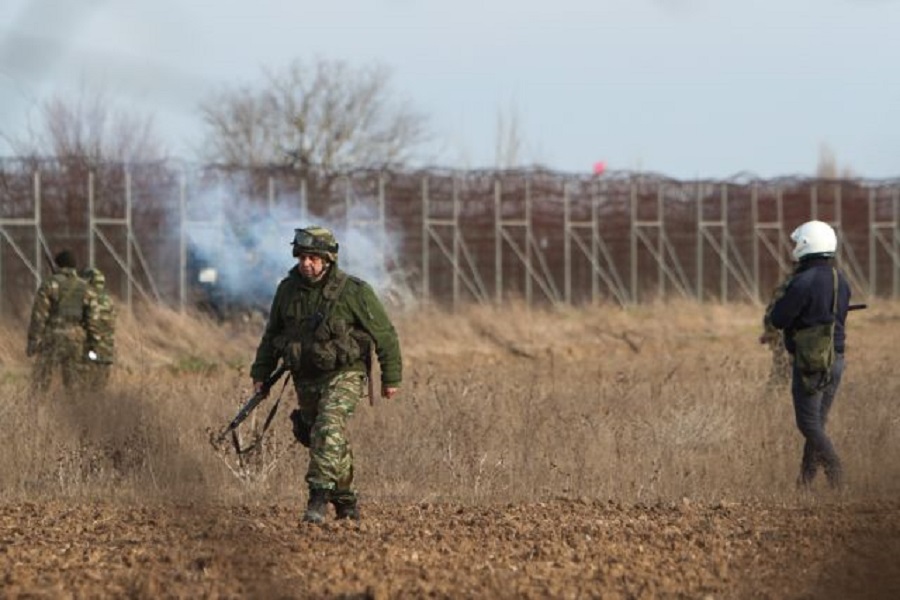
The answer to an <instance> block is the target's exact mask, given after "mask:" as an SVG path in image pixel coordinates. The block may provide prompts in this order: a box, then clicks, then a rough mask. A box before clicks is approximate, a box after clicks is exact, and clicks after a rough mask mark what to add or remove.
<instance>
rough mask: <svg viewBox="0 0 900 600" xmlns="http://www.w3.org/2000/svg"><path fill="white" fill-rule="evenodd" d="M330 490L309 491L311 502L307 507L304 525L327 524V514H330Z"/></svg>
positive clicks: (304, 514)
mask: <svg viewBox="0 0 900 600" xmlns="http://www.w3.org/2000/svg"><path fill="white" fill-rule="evenodd" d="M328 500H329V492H328V490H319V489H311V490H309V502H308V503H307V505H306V512H305V513H303V522H304V523H323V522H325V514H326V513H327V512H328Z"/></svg>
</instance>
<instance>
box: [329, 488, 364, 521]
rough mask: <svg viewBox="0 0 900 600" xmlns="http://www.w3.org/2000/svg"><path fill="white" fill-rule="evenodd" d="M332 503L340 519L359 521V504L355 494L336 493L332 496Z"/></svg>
mask: <svg viewBox="0 0 900 600" xmlns="http://www.w3.org/2000/svg"><path fill="white" fill-rule="evenodd" d="M331 503H332V504H334V510H335V513H336V514H337V518H338V519H350V520H351V521H359V504H358V503H357V500H356V494H354V493H353V492H349V493H343V494H342V493H340V492H337V493H334V494H332V495H331Z"/></svg>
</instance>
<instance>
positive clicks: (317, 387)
mask: <svg viewBox="0 0 900 600" xmlns="http://www.w3.org/2000/svg"><path fill="white" fill-rule="evenodd" d="M364 388H365V375H364V374H363V373H361V372H353V371H351V372H344V373H338V374H336V375H335V376H334V377H331V378H330V379H328V380H326V381H325V382H317V383H307V382H304V381H297V379H296V378H295V379H294V389H295V390H296V391H297V398H298V399H299V402H300V416H301V418H302V419H303V421H304V422H305V423H306V424H307V425H310V426H311V432H310V446H309V467H308V469H307V471H306V483H307V485H308V486H309V488H310V489H323V490H329V491H330V492H331V494H330V496H331V499H333V500H335V501H338V502H346V503H352V502H355V501H356V491H355V490H354V489H353V452H352V451H351V449H350V441H349V439H348V435H347V424H348V421H349V420H350V417H352V416H353V413H354V412H355V411H356V406H357V404H358V403H359V399H360V398H361V397H362V395H363V393H364Z"/></svg>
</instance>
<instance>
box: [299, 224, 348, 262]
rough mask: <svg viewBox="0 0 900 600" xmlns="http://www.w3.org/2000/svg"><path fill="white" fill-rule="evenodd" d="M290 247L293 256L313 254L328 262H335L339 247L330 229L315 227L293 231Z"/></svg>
mask: <svg viewBox="0 0 900 600" xmlns="http://www.w3.org/2000/svg"><path fill="white" fill-rule="evenodd" d="M291 245H292V246H293V254H294V256H300V255H301V254H315V255H317V256H321V257H322V258H325V259H327V260H329V261H330V262H333V263H335V262H337V259H338V248H339V245H338V243H337V240H336V239H335V238H334V234H333V233H332V232H331V230H330V229H326V228H324V227H319V226H317V225H314V226H312V227H305V228H302V229H295V230H294V240H293V241H292V242H291Z"/></svg>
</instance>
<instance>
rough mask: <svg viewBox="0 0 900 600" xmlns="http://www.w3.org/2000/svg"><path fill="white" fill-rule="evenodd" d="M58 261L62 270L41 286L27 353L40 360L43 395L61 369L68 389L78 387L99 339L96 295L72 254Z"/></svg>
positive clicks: (37, 376)
mask: <svg viewBox="0 0 900 600" xmlns="http://www.w3.org/2000/svg"><path fill="white" fill-rule="evenodd" d="M54 262H55V263H56V266H57V269H58V270H57V271H56V272H55V273H54V274H53V275H52V276H51V277H50V278H49V279H48V280H46V281H44V282H43V283H42V284H41V286H40V287H39V288H38V291H37V294H36V296H35V298H34V304H33V306H32V309H31V323H30V325H29V327H28V346H27V348H26V351H25V352H26V354H27V355H28V356H36V357H37V359H36V361H35V364H34V373H33V379H32V384H33V386H34V388H35V390H36V391H42V392H43V391H46V390H47V389H49V387H50V383H51V382H52V380H53V371H54V370H55V369H56V368H57V367H58V368H59V369H60V371H61V372H62V380H63V385H64V386H65V387H66V389H69V390H72V389H74V388H76V387H78V386H79V385H80V383H81V364H82V361H83V360H84V353H85V351H86V349H88V350H90V349H92V348H93V344H94V343H95V340H96V339H97V332H96V330H95V328H94V326H95V312H96V310H97V296H96V294H95V293H94V291H93V290H92V289H91V288H90V286H88V284H87V283H86V282H85V281H84V280H83V279H81V278H80V277H79V276H78V273H77V271H76V270H75V258H74V257H73V255H72V253H71V252H69V251H67V250H66V251H63V252H60V253H59V254H57V255H56V257H55V259H54Z"/></svg>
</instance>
